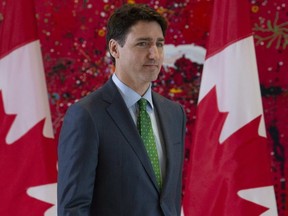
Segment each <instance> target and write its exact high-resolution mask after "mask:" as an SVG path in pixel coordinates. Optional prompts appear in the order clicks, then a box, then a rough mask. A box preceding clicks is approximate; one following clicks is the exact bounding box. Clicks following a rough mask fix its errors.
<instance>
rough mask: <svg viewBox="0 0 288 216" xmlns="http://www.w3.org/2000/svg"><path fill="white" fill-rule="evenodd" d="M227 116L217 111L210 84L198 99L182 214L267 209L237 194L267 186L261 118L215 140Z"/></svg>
mask: <svg viewBox="0 0 288 216" xmlns="http://www.w3.org/2000/svg"><path fill="white" fill-rule="evenodd" d="M227 115H228V114H227V113H223V112H222V113H221V112H220V111H219V110H218V105H217V97H216V88H215V87H214V88H213V89H212V90H211V91H210V92H209V93H208V94H207V95H206V96H205V98H204V99H203V100H202V101H201V103H199V108H198V113H197V122H196V132H195V134H194V142H193V146H192V149H191V151H192V152H193V154H191V158H190V160H192V163H191V167H190V169H189V171H190V173H188V175H189V176H188V179H189V182H187V183H186V184H187V185H186V189H185V194H184V201H183V202H184V205H186V206H191V208H189V209H187V212H186V214H187V215H195V216H198V215H200V216H202V215H206V216H210V215H213V216H243V215H249V216H254V215H255V216H256V215H257V216H258V215H260V214H261V213H263V212H265V211H266V210H267V208H265V207H263V206H260V205H257V204H255V203H252V202H249V201H246V200H244V199H242V198H241V197H239V196H238V195H237V192H238V191H240V190H244V189H250V188H257V187H263V186H270V185H272V181H271V180H272V179H271V173H270V170H269V167H270V164H269V158H268V146H267V143H266V138H264V137H261V136H259V135H258V127H259V123H260V119H261V116H259V117H257V118H255V119H254V120H252V121H251V122H249V123H248V124H246V125H245V126H243V127H242V128H240V129H239V130H238V131H236V132H235V133H234V134H232V135H231V136H230V137H229V138H227V139H226V140H225V141H224V143H222V144H220V143H219V137H220V133H221V130H222V127H223V124H224V122H225V120H226V117H227ZM189 171H188V172H189ZM186 194H187V195H186Z"/></svg>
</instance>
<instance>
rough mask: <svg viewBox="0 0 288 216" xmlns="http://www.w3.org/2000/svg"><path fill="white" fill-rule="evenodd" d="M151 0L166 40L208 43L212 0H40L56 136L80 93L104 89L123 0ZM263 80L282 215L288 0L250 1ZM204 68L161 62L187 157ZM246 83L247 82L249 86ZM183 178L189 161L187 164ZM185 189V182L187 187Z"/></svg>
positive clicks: (164, 89)
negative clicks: (109, 39)
mask: <svg viewBox="0 0 288 216" xmlns="http://www.w3.org/2000/svg"><path fill="white" fill-rule="evenodd" d="M126 2H129V3H147V4H149V5H150V6H151V7H154V8H155V9H156V10H157V11H159V12H160V13H161V14H163V15H164V16H165V17H166V18H167V20H168V21H169V26H170V27H169V31H168V32H167V37H166V43H167V44H174V45H176V46H177V45H183V44H195V45H197V46H200V47H203V48H205V45H206V41H207V36H208V33H209V23H210V15H211V11H212V6H213V1H209V0H175V1H167V0H150V1H148V0H146V1H145V0H142V1H140V0H139V1H136V0H127V1H116V0H97V1H91V0H73V1H71V0H70V1H68V0H61V1H56V0H45V1H41V0H38V1H36V5H37V14H36V16H37V19H38V30H39V36H40V40H41V44H42V53H43V58H44V65H45V72H46V78H47V84H48V92H49V97H50V98H49V99H50V104H51V111H52V118H53V119H52V120H53V126H54V130H55V134H56V137H57V136H58V134H59V131H60V128H61V124H62V120H63V116H64V114H65V111H66V110H67V108H68V107H69V105H71V104H72V103H74V102H75V101H77V100H78V99H79V98H81V97H83V96H85V95H87V94H89V93H90V92H91V91H93V90H95V89H97V88H98V87H99V86H101V85H102V84H103V83H104V82H105V81H106V80H107V79H108V77H109V76H110V75H111V72H112V71H113V66H112V64H111V60H110V59H109V57H108V56H107V54H106V47H105V33H106V28H105V26H106V22H107V19H108V17H109V16H110V14H111V12H112V11H113V10H114V9H115V8H116V7H118V6H120V5H121V4H123V3H126ZM249 2H250V3H251V11H250V13H251V21H252V27H253V31H254V33H255V44H256V45H255V47H256V53H257V61H258V68H259V75H260V82H261V92H262V98H263V105H264V113H265V120H266V126H267V132H268V141H269V144H270V147H271V168H272V170H273V173H274V184H275V189H276V198H277V203H278V209H279V215H280V216H284V215H288V209H287V202H288V200H287V194H288V192H287V183H286V179H287V172H288V169H287V161H286V158H288V157H287V151H285V149H286V148H287V146H288V139H287V138H288V124H287V122H288V91H287V88H288V76H287V74H288V2H287V0H249ZM202 67H203V65H202V64H201V63H198V62H197V61H194V60H193V59H192V60H191V58H188V57H187V56H185V55H183V56H180V57H179V58H178V59H177V60H176V61H175V62H174V65H173V66H165V67H163V69H162V71H161V74H160V77H159V79H158V81H157V82H155V83H154V89H155V90H156V91H158V92H159V93H161V94H162V95H164V96H167V97H169V98H171V99H173V100H176V101H179V102H180V103H181V104H182V105H183V106H184V107H185V110H186V113H187V117H188V122H187V139H186V161H188V160H189V149H190V145H191V136H193V134H192V128H193V123H194V121H195V108H196V104H197V97H198V90H199V85H200V79H201V71H202ZM244 87H245V86H243V88H244ZM184 178H185V166H184ZM184 186H185V185H184Z"/></svg>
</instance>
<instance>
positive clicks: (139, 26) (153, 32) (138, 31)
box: [127, 21, 164, 40]
mask: <svg viewBox="0 0 288 216" xmlns="http://www.w3.org/2000/svg"><path fill="white" fill-rule="evenodd" d="M139 38H147V39H148V38H150V39H151V40H155V39H156V40H164V35H163V31H162V29H161V26H160V25H159V23H157V22H156V21H151V22H148V21H139V22H137V23H136V24H134V25H133V26H131V27H130V29H129V31H128V33H127V39H133V40H137V39H139Z"/></svg>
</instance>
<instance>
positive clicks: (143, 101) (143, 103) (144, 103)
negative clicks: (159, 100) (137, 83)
mask: <svg viewBox="0 0 288 216" xmlns="http://www.w3.org/2000/svg"><path fill="white" fill-rule="evenodd" d="M138 105H139V109H140V110H146V106H147V100H146V99H145V98H141V99H140V100H138Z"/></svg>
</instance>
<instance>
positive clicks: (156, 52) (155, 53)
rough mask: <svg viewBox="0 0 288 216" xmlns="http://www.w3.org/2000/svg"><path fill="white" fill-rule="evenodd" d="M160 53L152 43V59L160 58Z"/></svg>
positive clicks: (150, 50) (150, 56)
mask: <svg viewBox="0 0 288 216" xmlns="http://www.w3.org/2000/svg"><path fill="white" fill-rule="evenodd" d="M159 56H160V53H159V50H158V47H157V46H156V45H152V46H151V47H150V48H149V58H150V59H159Z"/></svg>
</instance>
